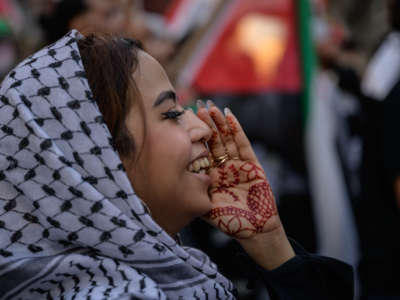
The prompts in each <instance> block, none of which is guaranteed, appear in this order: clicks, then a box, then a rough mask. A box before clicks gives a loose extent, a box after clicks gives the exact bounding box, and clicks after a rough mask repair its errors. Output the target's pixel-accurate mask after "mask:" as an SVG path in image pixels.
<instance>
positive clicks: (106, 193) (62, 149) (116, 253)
mask: <svg viewBox="0 0 400 300" xmlns="http://www.w3.org/2000/svg"><path fill="white" fill-rule="evenodd" d="M79 38H81V35H80V34H79V32H77V31H74V30H73V31H71V32H70V33H68V34H67V35H66V36H64V37H63V38H62V39H60V40H59V41H57V42H56V43H54V44H52V45H50V46H48V47H45V48H44V49H42V50H40V51H38V52H37V53H35V54H33V55H32V56H30V57H28V58H27V59H25V60H24V61H23V62H21V63H20V64H19V65H18V66H17V67H16V68H15V69H14V70H12V71H11V72H10V73H9V74H8V76H7V77H6V79H5V80H4V81H3V83H2V85H1V87H0V282H1V284H0V299H83V298H84V299H233V298H234V296H233V286H232V283H231V282H230V281H229V280H227V279H226V278H225V277H223V276H222V275H221V274H220V273H218V271H217V269H216V266H215V264H213V263H212V262H210V260H209V258H208V257H207V256H206V255H205V254H204V253H202V252H201V251H199V250H197V249H193V248H188V247H182V246H180V245H178V244H177V243H176V241H175V240H174V239H172V238H171V237H170V236H169V235H168V234H167V233H166V232H165V231H164V230H162V229H161V228H160V227H159V226H158V225H157V224H156V223H155V222H154V220H153V219H152V218H151V216H149V214H148V213H147V212H146V209H145V208H144V207H143V205H142V204H141V201H140V199H139V198H138V197H137V196H136V195H135V192H134V191H133V188H132V186H131V184H130V182H129V180H128V178H127V175H126V173H125V171H124V169H123V166H122V163H121V160H120V158H119V156H118V154H117V152H116V151H115V150H114V149H113V147H112V143H111V135H110V132H109V131H108V128H107V126H106V125H105V123H104V121H103V118H102V115H101V113H100V112H99V109H98V107H97V105H96V102H95V100H94V99H93V96H92V92H91V90H90V87H89V84H88V81H87V78H86V77H85V70H84V68H83V65H82V61H81V57H80V54H79V49H78V46H77V43H76V41H77V39H79Z"/></svg>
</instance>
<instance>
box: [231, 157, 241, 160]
mask: <svg viewBox="0 0 400 300" xmlns="http://www.w3.org/2000/svg"><path fill="white" fill-rule="evenodd" d="M231 159H233V160H240V157H239V156H235V157H232V158H231Z"/></svg>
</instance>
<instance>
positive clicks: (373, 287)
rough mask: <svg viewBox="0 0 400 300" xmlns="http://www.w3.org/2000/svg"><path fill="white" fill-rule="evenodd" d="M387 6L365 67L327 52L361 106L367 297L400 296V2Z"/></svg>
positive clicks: (360, 207) (339, 52)
mask: <svg viewBox="0 0 400 300" xmlns="http://www.w3.org/2000/svg"><path fill="white" fill-rule="evenodd" d="M386 4H387V8H388V9H387V12H388V21H389V22H388V23H389V25H390V28H389V30H388V32H387V33H386V34H385V35H384V36H383V38H382V39H381V41H380V42H379V43H378V45H377V47H376V49H375V50H374V51H373V54H372V56H371V57H370V59H369V61H368V63H367V64H366V65H365V66H362V64H359V63H357V59H354V56H353V55H352V54H351V51H348V50H346V49H330V50H329V51H325V53H324V54H325V58H327V57H329V63H330V64H331V66H332V67H333V68H334V70H335V71H336V73H337V75H338V85H339V86H340V87H341V88H342V89H343V90H345V91H347V92H349V93H352V94H353V95H355V96H356V97H357V98H358V99H359V104H360V108H361V116H360V120H359V130H360V134H361V137H362V158H361V168H360V186H361V190H360V197H359V198H358V199H357V200H356V201H355V202H354V203H353V206H354V212H355V217H356V223H357V228H358V233H359V241H360V251H361V253H360V254H361V257H360V262H359V267H358V272H359V277H360V284H361V290H360V299H362V300H375V299H382V300H385V299H387V300H391V299H400V287H399V285H398V282H397V281H398V278H399V275H400V259H399V256H398V253H399V252H400V240H399V239H398V238H397V237H398V236H400V213H399V211H400V210H399V207H400V159H399V155H398V154H399V153H400V143H399V141H398V139H397V130H398V128H400V122H399V121H400V119H399V117H398V116H399V113H400V101H399V98H400V1H398V0H387V1H386Z"/></svg>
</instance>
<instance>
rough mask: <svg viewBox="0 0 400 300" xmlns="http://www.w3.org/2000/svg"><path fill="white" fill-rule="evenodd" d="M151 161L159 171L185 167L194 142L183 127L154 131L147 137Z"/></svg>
mask: <svg viewBox="0 0 400 300" xmlns="http://www.w3.org/2000/svg"><path fill="white" fill-rule="evenodd" d="M146 138H147V141H148V145H147V146H148V147H147V149H149V151H148V153H149V154H150V156H149V160H150V161H149V163H151V164H155V165H156V166H155V167H156V169H157V170H158V172H160V171H161V172H164V171H165V172H166V171H167V170H166V169H163V168H162V167H165V168H168V169H169V170H174V169H181V168H182V167H183V168H185V167H186V164H187V163H188V160H189V159H190V156H191V149H192V143H191V140H190V137H189V135H188V133H187V132H186V131H185V130H183V129H181V128H174V129H173V130H167V128H165V129H162V130H159V131H154V132H152V133H151V134H149V135H148V136H147V137H146Z"/></svg>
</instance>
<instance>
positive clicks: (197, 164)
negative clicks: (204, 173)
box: [193, 159, 200, 172]
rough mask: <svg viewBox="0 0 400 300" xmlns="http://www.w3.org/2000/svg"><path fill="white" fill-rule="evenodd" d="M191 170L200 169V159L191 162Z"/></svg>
mask: <svg viewBox="0 0 400 300" xmlns="http://www.w3.org/2000/svg"><path fill="white" fill-rule="evenodd" d="M193 170H194V171H195V172H197V171H199V170H200V160H199V159H198V160H196V161H195V162H194V163H193Z"/></svg>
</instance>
